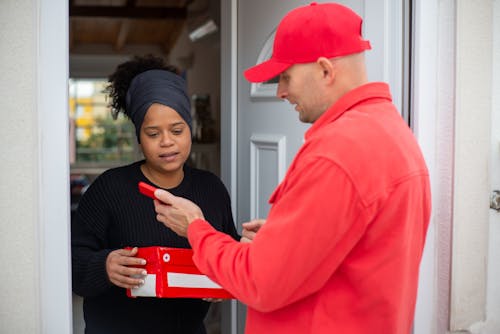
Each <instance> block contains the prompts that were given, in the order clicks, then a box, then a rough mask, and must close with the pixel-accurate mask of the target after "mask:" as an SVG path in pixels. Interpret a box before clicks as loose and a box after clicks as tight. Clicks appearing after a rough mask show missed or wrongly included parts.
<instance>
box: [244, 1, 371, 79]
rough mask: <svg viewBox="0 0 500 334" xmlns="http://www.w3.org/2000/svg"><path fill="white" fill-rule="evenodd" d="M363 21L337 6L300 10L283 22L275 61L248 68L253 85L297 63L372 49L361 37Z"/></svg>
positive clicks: (275, 49) (276, 37) (276, 38)
mask: <svg viewBox="0 0 500 334" xmlns="http://www.w3.org/2000/svg"><path fill="white" fill-rule="evenodd" d="M362 23H363V19H362V18H361V17H360V16H359V15H358V14H356V13H355V12H354V11H352V10H351V9H350V8H347V7H345V6H343V5H340V4H336V3H323V4H318V3H316V2H312V3H311V4H310V5H308V6H302V7H298V8H296V9H294V10H292V11H291V12H289V13H288V14H287V15H286V16H285V17H284V18H283V20H281V22H280V24H279V25H278V28H277V29H276V36H275V38H274V44H273V54H272V56H271V58H270V59H269V60H267V61H264V62H262V63H260V64H258V65H255V66H253V67H251V68H249V69H247V70H246V71H245V73H244V75H245V77H246V79H247V80H248V81H250V82H264V81H267V80H269V79H272V78H274V77H275V76H277V75H278V74H280V73H281V72H283V71H285V70H286V69H287V68H289V67H290V66H292V65H293V64H299V63H311V62H315V61H316V60H317V59H318V58H319V57H326V58H333V57H338V56H345V55H349V54H353V53H358V52H362V51H364V50H368V49H371V46H370V42H369V41H368V40H364V39H363V37H362V36H361V25H362Z"/></svg>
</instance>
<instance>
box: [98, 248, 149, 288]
mask: <svg viewBox="0 0 500 334" xmlns="http://www.w3.org/2000/svg"><path fill="white" fill-rule="evenodd" d="M137 251H138V249H137V247H134V248H132V249H130V250H128V249H117V250H114V251H112V252H111V253H109V255H108V257H107V259H106V272H107V274H108V278H109V280H110V281H111V283H113V284H114V285H116V286H119V287H121V288H125V289H133V288H138V287H140V286H141V285H143V284H144V277H145V276H146V275H147V272H146V270H144V268H134V266H143V265H145V264H146V260H144V259H141V258H138V257H135V255H136V254H137Z"/></svg>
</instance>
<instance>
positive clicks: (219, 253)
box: [188, 83, 431, 334]
mask: <svg viewBox="0 0 500 334" xmlns="http://www.w3.org/2000/svg"><path fill="white" fill-rule="evenodd" d="M270 202H271V203H272V208H271V210H270V213H269V216H268V218H267V222H266V224H265V225H264V226H263V227H262V228H261V230H260V231H259V232H258V233H257V236H256V237H255V239H254V240H253V242H252V243H249V244H243V243H237V242H234V241H233V240H231V238H230V237H228V236H225V235H223V234H221V233H218V232H216V231H215V230H214V229H213V228H212V227H211V226H210V225H209V224H207V223H206V222H204V221H201V220H198V221H195V222H193V223H192V224H191V225H190V226H189V229H188V238H189V241H190V243H191V245H192V247H193V250H194V258H193V259H194V262H195V263H196V265H197V266H198V268H199V269H200V270H201V271H202V272H203V273H205V274H206V275H207V276H209V277H210V278H212V279H213V280H214V281H216V282H218V283H219V284H220V285H221V286H223V287H224V288H225V289H226V290H228V291H229V292H231V293H232V294H233V295H234V296H235V297H236V298H237V299H239V300H241V301H242V302H243V303H245V304H247V305H248V313H247V322H246V333H251V334H253V333H255V334H260V333H273V334H276V333H287V334H290V333H300V334H303V333H314V334H322V333H325V334H332V333H342V334H350V333H353V334H355V333H363V334H366V333H384V334H402V333H410V331H411V325H412V322H413V315H414V308H415V300H416V292H417V284H418V271H419V264H420V259H421V255H422V250H423V247H424V242H425V235H426V231H427V226H428V222H429V217H430V205H431V204H430V203H431V198H430V186H429V176H428V171H427V168H426V165H425V162H424V159H423V157H422V155H421V152H420V149H419V147H418V145H417V143H416V140H415V138H414V137H413V135H412V133H411V131H410V129H409V128H408V126H407V125H406V123H405V122H404V120H403V119H402V118H401V116H400V115H399V113H398V112H397V111H396V109H395V107H394V105H393V104H392V103H391V97H390V93H389V89H388V87H387V85H386V84H383V83H372V84H367V85H365V86H362V87H360V88H358V89H356V90H354V91H351V92H350V93H348V94H346V95H345V96H344V97H342V98H341V99H340V100H339V101H338V102H337V103H336V104H335V105H334V106H332V107H331V108H330V109H329V110H328V111H327V112H325V114H323V115H322V116H321V117H320V118H319V119H318V120H317V121H316V122H315V123H314V124H313V126H312V127H311V128H310V129H309V130H308V132H307V133H306V141H305V143H304V145H303V146H302V147H301V149H300V150H299V152H298V153H297V156H296V157H295V159H294V161H293V162H292V164H291V166H290V168H289V170H288V171H287V175H286V177H285V179H284V180H283V181H282V183H281V184H280V185H279V186H278V187H277V189H276V190H275V192H274V193H273V195H272V196H271V199H270Z"/></svg>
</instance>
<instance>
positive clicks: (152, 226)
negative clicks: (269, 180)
mask: <svg viewBox="0 0 500 334" xmlns="http://www.w3.org/2000/svg"><path fill="white" fill-rule="evenodd" d="M142 163H144V161H138V162H135V163H133V164H130V165H127V166H123V167H118V168H114V169H110V170H108V171H106V172H104V173H103V174H102V175H100V176H99V177H98V178H97V179H96V180H95V181H94V182H93V183H92V184H91V185H90V187H89V188H88V190H87V191H86V192H85V194H84V195H83V197H82V198H81V200H80V203H79V205H78V209H77V211H76V214H75V217H74V219H73V221H72V228H71V235H72V236H71V242H72V245H71V249H72V269H73V272H72V276H73V291H74V292H75V293H76V294H78V295H80V296H82V297H84V305H83V309H84V318H85V324H86V330H85V332H86V333H88V334H97V333H99V334H100V333H106V334H113V333H120V334H126V333H134V334H137V333H148V334H155V333H176V334H178V333H180V334H183V333H186V334H188V333H203V332H204V330H203V329H202V328H201V326H202V324H203V319H204V317H205V315H206V313H207V311H208V307H209V303H207V302H204V301H202V300H200V299H180V298H179V299H173V298H149V297H138V298H129V297H127V296H126V292H125V289H123V288H119V287H117V286H115V285H113V284H112V283H111V282H110V281H109V279H108V277H107V274H106V257H107V256H108V254H109V253H110V252H111V251H112V250H115V249H118V248H123V247H127V246H131V247H135V246H137V247H146V246H168V247H181V248H189V243H188V241H187V239H185V238H182V237H179V236H177V235H176V234H175V233H174V232H172V231H171V230H170V229H168V228H167V227H165V226H164V225H163V224H162V223H160V222H158V221H157V220H156V213H155V211H154V205H153V201H152V200H151V199H150V198H148V197H146V196H144V195H142V194H140V193H139V191H138V188H137V183H138V182H139V181H143V182H147V183H149V184H152V185H155V184H153V183H151V182H150V181H149V180H148V179H146V177H145V176H144V175H143V174H142V172H141V170H140V165H141V164H142ZM155 186H157V185H155ZM168 190H169V191H170V192H172V193H173V194H174V195H177V196H182V197H185V198H188V199H190V200H191V201H193V202H194V203H196V204H197V205H198V206H199V207H200V208H201V209H202V211H203V214H204V216H205V218H206V219H207V221H209V222H210V223H211V224H212V225H213V226H214V227H215V228H216V229H217V230H220V231H223V232H225V233H228V234H230V235H231V236H233V237H234V238H235V239H236V240H238V239H239V236H238V234H237V232H236V229H235V226H234V222H233V217H232V213H231V204H230V198H229V195H228V193H227V190H226V188H225V186H224V185H223V183H222V182H221V181H220V179H219V178H218V177H217V176H215V175H214V174H212V173H210V172H207V171H202V170H199V169H194V168H190V167H188V166H184V179H183V181H182V183H181V184H180V185H179V186H178V187H176V188H173V189H168Z"/></svg>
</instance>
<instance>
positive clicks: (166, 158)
mask: <svg viewBox="0 0 500 334" xmlns="http://www.w3.org/2000/svg"><path fill="white" fill-rule="evenodd" d="M177 155H178V153H177V152H172V153H162V154H160V155H159V157H160V159H161V160H163V161H166V162H171V161H174V160H175V159H176V158H177Z"/></svg>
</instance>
